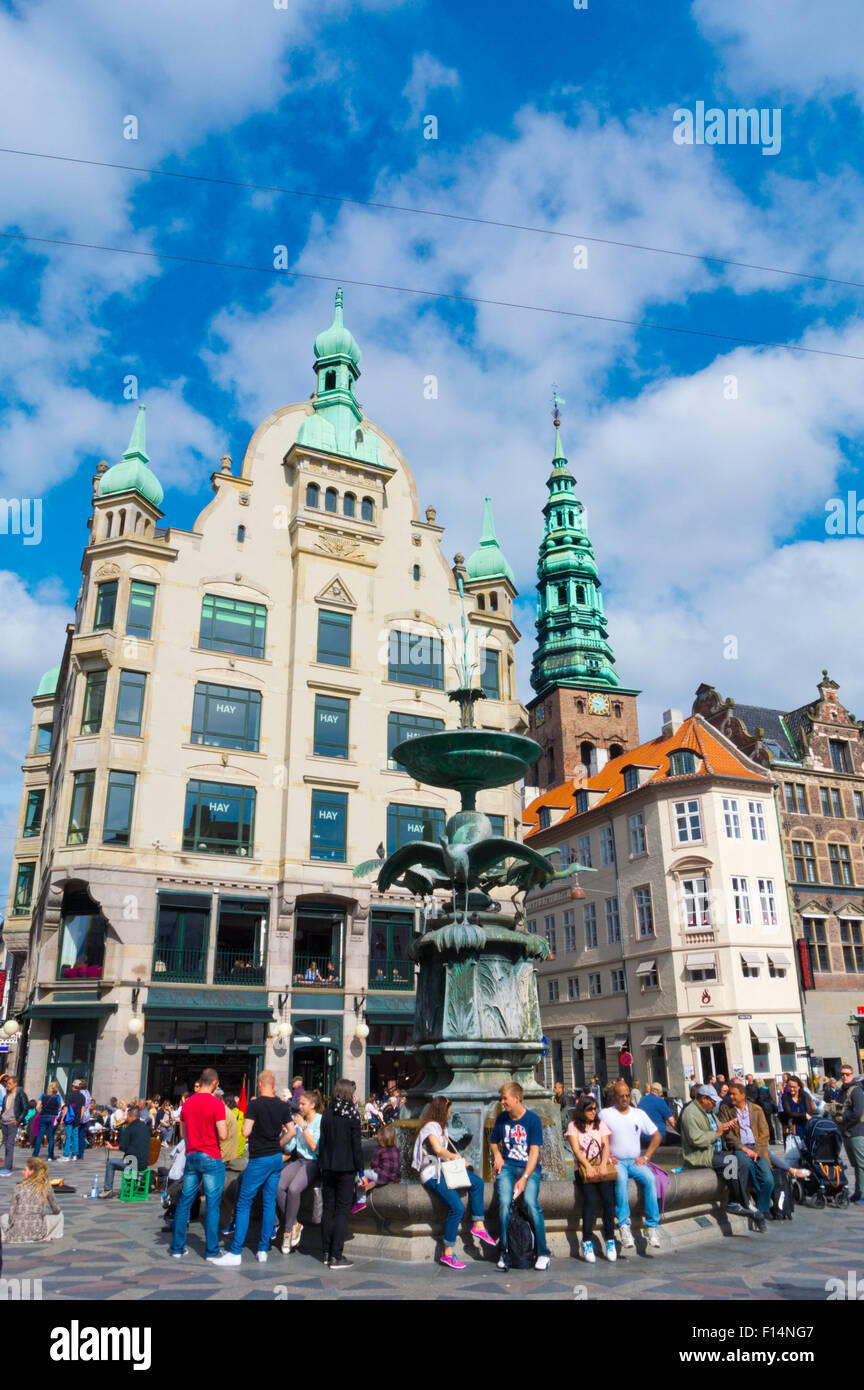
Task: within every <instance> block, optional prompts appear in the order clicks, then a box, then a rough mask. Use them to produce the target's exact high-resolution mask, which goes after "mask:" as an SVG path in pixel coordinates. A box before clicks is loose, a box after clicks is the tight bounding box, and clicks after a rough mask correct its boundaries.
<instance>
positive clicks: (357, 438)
mask: <svg viewBox="0 0 864 1390" xmlns="http://www.w3.org/2000/svg"><path fill="white" fill-rule="evenodd" d="M354 443H355V445H357V447H358V448H359V446H360V445H361V444H362V443H363V431H362V430H355V431H354Z"/></svg>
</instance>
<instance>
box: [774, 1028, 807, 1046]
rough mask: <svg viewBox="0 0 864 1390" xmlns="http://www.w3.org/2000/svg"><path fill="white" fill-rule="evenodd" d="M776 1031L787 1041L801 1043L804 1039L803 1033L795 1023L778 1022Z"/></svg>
mask: <svg viewBox="0 0 864 1390" xmlns="http://www.w3.org/2000/svg"><path fill="white" fill-rule="evenodd" d="M777 1032H778V1033H779V1034H780V1035H781V1037H784V1038H785V1039H786V1041H787V1042H794V1043H803V1041H804V1033H803V1031H802V1029H801V1027H800V1026H799V1024H797V1023H778V1024H777Z"/></svg>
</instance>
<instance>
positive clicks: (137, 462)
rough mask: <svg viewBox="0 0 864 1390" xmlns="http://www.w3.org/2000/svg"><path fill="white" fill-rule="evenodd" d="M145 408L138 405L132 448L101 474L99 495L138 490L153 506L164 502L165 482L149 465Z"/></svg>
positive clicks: (140, 495)
mask: <svg viewBox="0 0 864 1390" xmlns="http://www.w3.org/2000/svg"><path fill="white" fill-rule="evenodd" d="M145 411H146V406H143V405H139V407H138V414H137V416H136V417H135V426H134V428H133V430H132V438H131V439H130V440H129V448H128V449H127V450H126V452H125V454H124V455H123V457H122V459H121V460H120V462H119V463H115V465H114V467H113V468H109V469H108V471H107V472H106V473H103V474H102V480H101V482H100V483H99V496H100V497H113V496H114V495H115V494H116V493H119V492H137V493H138V496H139V497H143V498H144V501H145V502H150V503H152V505H153V506H154V507H159V506H161V505H162V498H163V497H164V496H165V493H164V491H163V489H162V484H161V483H160V481H159V479H158V478H157V477H156V474H155V473H154V472H153V471H152V469H151V468H149V467H148V465H149V463H150V458H149V455H148V453H147V448H146V444H145V437H144V436H145V425H144V415H145Z"/></svg>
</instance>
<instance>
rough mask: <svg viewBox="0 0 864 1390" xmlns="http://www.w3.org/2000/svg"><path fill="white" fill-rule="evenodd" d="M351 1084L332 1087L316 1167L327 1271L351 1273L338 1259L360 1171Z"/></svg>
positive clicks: (357, 1118) (349, 1262)
mask: <svg viewBox="0 0 864 1390" xmlns="http://www.w3.org/2000/svg"><path fill="white" fill-rule="evenodd" d="M354 1090H355V1087H354V1082H353V1081H348V1080H346V1079H345V1078H344V1077H343V1078H342V1080H341V1081H337V1082H336V1085H335V1086H334V1087H333V1098H332V1100H331V1101H330V1104H329V1105H328V1107H327V1109H326V1110H325V1111H324V1114H323V1116H322V1118H321V1137H320V1139H319V1140H318V1167H319V1171H320V1173H321V1196H322V1201H323V1208H324V1210H323V1213H322V1216H321V1244H322V1246H323V1249H324V1263H325V1265H329V1267H330V1269H351V1267H352V1266H353V1264H354V1261H353V1260H346V1259H344V1258H343V1255H342V1248H343V1246H344V1244H345V1232H346V1231H347V1229H348V1214H349V1212H350V1211H351V1207H352V1206H353V1204H354V1179H355V1177H356V1176H357V1174H358V1173H360V1172H362V1170H363V1154H362V1151H361V1148H360V1116H359V1114H358V1111H357V1107H356V1105H355V1104H354Z"/></svg>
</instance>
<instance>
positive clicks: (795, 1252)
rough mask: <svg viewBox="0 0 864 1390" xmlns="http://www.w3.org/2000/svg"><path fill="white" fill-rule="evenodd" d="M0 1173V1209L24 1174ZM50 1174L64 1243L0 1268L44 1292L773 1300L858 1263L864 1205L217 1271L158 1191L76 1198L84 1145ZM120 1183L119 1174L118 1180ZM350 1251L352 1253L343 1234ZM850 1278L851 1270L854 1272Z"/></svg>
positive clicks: (815, 1287) (22, 1254)
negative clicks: (526, 1256)
mask: <svg viewBox="0 0 864 1390" xmlns="http://www.w3.org/2000/svg"><path fill="white" fill-rule="evenodd" d="M22 1167H23V1156H22V1154H21V1152H20V1151H18V1152H16V1173H15V1175H14V1176H13V1177H12V1178H0V1210H6V1209H7V1207H8V1203H9V1195H10V1193H11V1190H12V1187H13V1186H14V1184H15V1182H16V1181H20V1177H21V1173H20V1170H21V1168H22ZM52 1169H53V1175H54V1176H63V1177H65V1178H66V1180H67V1181H68V1182H71V1183H74V1185H75V1186H76V1188H77V1189H78V1190H77V1193H75V1194H74V1195H73V1194H69V1195H67V1196H65V1197H61V1198H60V1199H59V1201H60V1203H61V1210H62V1211H63V1212H64V1213H65V1235H64V1237H63V1239H62V1240H61V1241H56V1242H50V1243H49V1242H46V1243H45V1244H44V1245H39V1246H20V1245H19V1246H14V1245H7V1246H6V1248H5V1250H4V1252H3V1276H4V1278H7V1279H10V1278H18V1279H26V1278H29V1279H31V1280H32V1279H37V1278H38V1279H41V1280H42V1298H43V1299H44V1300H61V1301H62V1300H69V1299H71V1300H75V1299H94V1300H98V1301H102V1300H111V1301H121V1300H144V1301H146V1300H149V1299H156V1300H177V1299H192V1300H204V1299H206V1300H210V1299H213V1300H219V1299H225V1300H230V1301H235V1300H243V1299H251V1300H259V1301H273V1300H274V1299H309V1298H314V1299H346V1298H350V1299H352V1300H353V1299H373V1300H382V1299H388V1300H389V1299H408V1300H414V1299H419V1300H429V1299H445V1300H453V1299H457V1300H461V1299H499V1298H513V1297H519V1298H526V1299H574V1298H586V1297H587V1298H589V1299H593V1298H600V1299H608V1300H627V1301H631V1300H633V1299H635V1298H640V1299H669V1298H674V1299H692V1300H720V1301H722V1300H726V1299H733V1300H734V1299H751V1298H752V1299H772V1300H797V1299H808V1300H809V1299H815V1300H824V1299H825V1298H826V1296H827V1295H826V1281H827V1280H828V1279H829V1278H840V1279H842V1280H843V1282H844V1285H845V1283H846V1280H847V1274H848V1271H850V1270H859V1271H860V1270H861V1269H862V1253H861V1252H862V1238H864V1206H853V1207H847V1208H845V1210H836V1209H833V1208H826V1209H824V1210H822V1211H814V1210H812V1209H811V1208H809V1207H804V1208H802V1207H797V1208H796V1210H795V1216H794V1218H793V1220H791V1221H782V1222H773V1221H772V1222H769V1223H768V1232H767V1234H766V1235H764V1236H760V1235H757V1234H756V1233H753V1234H746V1235H740V1236H738V1235H736V1236H730V1237H726V1238H723V1237H718V1239H716V1240H714V1241H711V1242H709V1243H706V1244H703V1245H698V1246H688V1247H685V1248H683V1249H681V1250H678V1251H676V1250H675V1246H674V1241H673V1240H671V1239H670V1236H669V1233H668V1231H667V1232H664V1229H663V1227H662V1226H661V1236H662V1238H663V1240H664V1248H663V1250H661V1251H658V1252H657V1254H655V1255H653V1256H650V1257H649V1256H645V1255H643V1256H633V1257H630V1258H629V1259H627V1260H619V1261H618V1263H617V1264H614V1265H610V1264H607V1263H606V1262H605V1261H604V1260H603V1259H598V1261H597V1263H596V1264H595V1265H593V1266H590V1265H586V1264H584V1263H583V1262H582V1261H581V1260H575V1259H566V1260H565V1259H555V1260H553V1261H552V1267H551V1269H550V1270H549V1271H548V1272H547V1273H545V1274H539V1273H535V1272H534V1271H533V1270H531V1271H527V1272H511V1273H509V1274H505V1273H502V1272H501V1271H499V1270H498V1269H497V1268H496V1266H495V1263H494V1256H493V1252H492V1251H490V1252H489V1255H490V1256H492V1258H490V1259H480V1260H477V1261H471V1262H469V1264H468V1268H467V1269H465V1270H464V1271H462V1272H461V1273H460V1272H457V1271H454V1270H449V1269H446V1268H444V1267H443V1266H441V1265H429V1264H417V1265H407V1264H405V1263H403V1262H400V1261H394V1260H382V1259H367V1258H362V1257H358V1258H357V1260H356V1263H355V1265H354V1268H353V1269H350V1270H346V1271H344V1272H342V1273H332V1274H331V1273H330V1272H329V1271H328V1270H326V1269H325V1268H324V1267H323V1265H322V1264H321V1261H320V1257H319V1256H316V1255H315V1254H305V1253H303V1252H302V1251H297V1252H295V1253H294V1254H293V1255H290V1256H282V1255H281V1254H280V1253H279V1252H278V1250H275V1251H271V1254H270V1258H269V1260H268V1262H267V1264H263V1265H261V1264H258V1263H257V1261H256V1260H255V1258H254V1253H253V1251H252V1250H250V1249H248V1248H247V1250H246V1251H244V1255H243V1264H242V1265H241V1266H240V1267H239V1268H233V1269H226V1270H217V1269H214V1267H213V1266H212V1265H208V1264H206V1263H205V1261H204V1257H203V1256H204V1240H203V1227H202V1226H201V1225H200V1224H199V1223H193V1224H191V1225H190V1227H189V1234H188V1241H187V1244H188V1247H189V1254H188V1255H187V1256H186V1258H185V1259H184V1260H182V1261H181V1260H172V1259H170V1258H169V1256H168V1240H169V1232H168V1228H167V1227H166V1226H165V1223H164V1222H163V1220H162V1208H161V1204H160V1200H159V1198H158V1197H157V1196H151V1197H150V1198H149V1200H148V1201H147V1202H146V1203H135V1204H127V1203H121V1202H120V1201H118V1199H117V1198H116V1197H115V1198H114V1199H113V1200H112V1201H108V1202H90V1201H84V1200H82V1194H84V1193H85V1192H88V1191H89V1190H90V1188H91V1186H92V1182H93V1174H94V1172H98V1173H99V1176H100V1181H101V1175H102V1172H103V1169H104V1159H101V1158H98V1157H97V1155H94V1154H88V1155H87V1156H86V1157H85V1159H84V1161H83V1162H82V1163H72V1164H52ZM117 1185H118V1187H119V1178H118V1180H117ZM346 1255H348V1256H349V1257H350V1255H351V1242H350V1238H349V1241H348V1244H347V1246H346ZM856 1277H857V1276H856Z"/></svg>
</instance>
